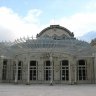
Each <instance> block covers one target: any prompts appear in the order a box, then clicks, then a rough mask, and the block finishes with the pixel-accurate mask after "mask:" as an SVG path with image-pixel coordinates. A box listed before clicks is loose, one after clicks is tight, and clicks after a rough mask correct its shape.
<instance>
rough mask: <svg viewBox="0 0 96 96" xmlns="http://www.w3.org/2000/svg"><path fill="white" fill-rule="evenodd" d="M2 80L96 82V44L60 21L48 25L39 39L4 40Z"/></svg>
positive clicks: (0, 57)
mask: <svg viewBox="0 0 96 96" xmlns="http://www.w3.org/2000/svg"><path fill="white" fill-rule="evenodd" d="M0 82H7V83H24V84H32V83H35V84H38V83H41V84H43V83H44V84H63V83H64V84H80V83H96V48H94V47H93V46H92V45H91V44H89V43H87V42H85V41H80V40H77V39H76V38H75V37H74V34H73V33H72V32H70V31H69V30H68V29H66V28H64V27H62V26H59V25H50V26H49V27H47V28H45V29H44V30H42V31H41V32H40V33H39V34H37V38H36V39H33V38H27V39H22V38H21V39H18V40H16V41H15V42H13V43H12V42H11V43H8V42H1V43H0Z"/></svg>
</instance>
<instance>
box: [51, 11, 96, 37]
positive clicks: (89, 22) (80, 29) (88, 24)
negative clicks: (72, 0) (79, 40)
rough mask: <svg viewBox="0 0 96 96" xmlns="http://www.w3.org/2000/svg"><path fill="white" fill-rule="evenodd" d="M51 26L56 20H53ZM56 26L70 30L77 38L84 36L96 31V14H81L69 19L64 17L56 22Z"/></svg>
mask: <svg viewBox="0 0 96 96" xmlns="http://www.w3.org/2000/svg"><path fill="white" fill-rule="evenodd" d="M50 24H54V20H51V21H50ZM55 24H60V25H62V26H64V27H66V28H68V29H69V30H71V31H72V32H74V34H75V36H76V37H78V36H82V35H84V34H85V33H87V32H89V31H93V30H94V31H95V30H96V12H93V13H92V12H84V13H83V12H80V13H76V14H73V15H71V16H69V17H62V18H61V19H58V20H55Z"/></svg>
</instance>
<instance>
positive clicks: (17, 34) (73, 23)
mask: <svg viewBox="0 0 96 96" xmlns="http://www.w3.org/2000/svg"><path fill="white" fill-rule="evenodd" d="M52 24H59V25H61V26H63V27H65V28H67V29H69V30H70V31H71V32H73V33H74V35H75V37H77V38H78V37H80V36H83V35H84V34H86V33H87V32H90V31H96V0H0V41H6V40H7V41H14V40H15V39H18V38H24V37H32V36H33V37H36V34H37V33H40V31H42V30H43V29H44V28H46V27H48V26H50V25H52Z"/></svg>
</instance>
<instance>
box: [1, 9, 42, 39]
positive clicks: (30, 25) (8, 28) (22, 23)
mask: <svg viewBox="0 0 96 96" xmlns="http://www.w3.org/2000/svg"><path fill="white" fill-rule="evenodd" d="M40 14H41V11H40V10H38V9H33V10H29V11H28V13H27V15H26V16H24V17H21V16H19V14H17V13H15V12H14V11H13V10H12V9H10V8H7V7H0V41H1V40H11V41H13V40H14V39H17V38H20V37H23V36H25V37H26V36H32V35H33V36H35V35H36V34H37V33H38V32H39V31H40V27H39V19H38V18H39V15H40ZM1 37H2V38H1Z"/></svg>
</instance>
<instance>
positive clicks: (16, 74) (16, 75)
mask: <svg viewBox="0 0 96 96" xmlns="http://www.w3.org/2000/svg"><path fill="white" fill-rule="evenodd" d="M15 83H18V61H17V60H16V73H15Z"/></svg>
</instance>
